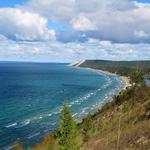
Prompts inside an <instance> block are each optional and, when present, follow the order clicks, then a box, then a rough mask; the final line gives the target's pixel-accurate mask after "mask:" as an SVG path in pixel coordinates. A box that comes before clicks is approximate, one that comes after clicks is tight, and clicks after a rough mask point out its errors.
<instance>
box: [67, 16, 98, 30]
mask: <svg viewBox="0 0 150 150" xmlns="http://www.w3.org/2000/svg"><path fill="white" fill-rule="evenodd" d="M70 24H71V25H72V27H73V28H74V29H75V30H79V31H87V30H88V31H92V30H96V29H97V28H96V26H95V25H94V24H93V23H92V22H91V21H90V20H89V19H88V18H86V17H85V16H83V15H80V16H78V17H76V18H73V19H72V20H71V21H70Z"/></svg>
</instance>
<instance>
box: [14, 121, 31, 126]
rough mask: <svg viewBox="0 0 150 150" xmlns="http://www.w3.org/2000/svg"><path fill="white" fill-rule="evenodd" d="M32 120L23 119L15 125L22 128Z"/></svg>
mask: <svg viewBox="0 0 150 150" xmlns="http://www.w3.org/2000/svg"><path fill="white" fill-rule="evenodd" d="M30 122H31V120H30V119H27V120H25V121H22V122H20V123H18V124H17V126H15V128H22V127H24V126H27V125H28V124H30Z"/></svg>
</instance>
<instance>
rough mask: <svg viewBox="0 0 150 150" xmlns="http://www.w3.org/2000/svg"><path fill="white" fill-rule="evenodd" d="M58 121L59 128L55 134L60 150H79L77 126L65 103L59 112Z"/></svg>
mask: <svg viewBox="0 0 150 150" xmlns="http://www.w3.org/2000/svg"><path fill="white" fill-rule="evenodd" d="M60 119H61V122H60V127H59V129H58V132H57V138H58V142H59V147H60V150H79V144H78V141H77V124H76V122H75V120H74V118H73V117H72V115H71V110H70V108H69V107H68V105H67V104H66V103H65V104H64V106H63V110H62V111H61V116H60Z"/></svg>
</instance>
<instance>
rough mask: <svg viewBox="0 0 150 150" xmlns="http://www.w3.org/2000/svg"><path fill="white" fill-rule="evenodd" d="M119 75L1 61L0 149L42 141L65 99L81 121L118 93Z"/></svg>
mask: <svg viewBox="0 0 150 150" xmlns="http://www.w3.org/2000/svg"><path fill="white" fill-rule="evenodd" d="M122 85H123V83H122V81H121V80H120V79H119V78H118V77H115V76H112V75H108V74H105V73H98V72H95V71H92V70H90V69H84V68H74V67H69V66H67V65H66V64H53V63H18V62H16V63H15V62H1V63H0V149H7V148H9V147H11V146H12V145H14V143H15V141H16V140H17V139H20V141H21V142H22V144H23V145H24V146H26V145H33V144H35V143H37V142H39V141H41V139H42V137H43V136H45V135H46V134H48V133H49V132H52V131H53V130H54V129H55V128H56V127H57V126H58V124H59V113H60V111H61V109H62V105H63V103H64V100H67V101H68V105H69V107H70V108H71V110H72V113H73V116H74V117H75V119H77V120H78V121H81V119H82V118H83V117H85V116H86V115H87V114H88V113H89V112H95V111H96V110H97V109H98V108H100V106H102V105H103V104H104V103H106V101H108V100H110V97H112V96H113V95H114V94H115V93H117V92H118V91H119V90H120V89H121V87H122Z"/></svg>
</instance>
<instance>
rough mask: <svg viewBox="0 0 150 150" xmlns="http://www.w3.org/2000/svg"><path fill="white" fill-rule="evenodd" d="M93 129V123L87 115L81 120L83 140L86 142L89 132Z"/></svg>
mask: <svg viewBox="0 0 150 150" xmlns="http://www.w3.org/2000/svg"><path fill="white" fill-rule="evenodd" d="M92 129H93V123H92V118H91V115H90V114H89V115H88V116H87V117H86V118H85V119H83V140H84V141H85V142H87V141H88V139H89V137H90V134H91V131H92Z"/></svg>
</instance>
